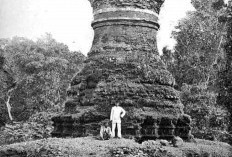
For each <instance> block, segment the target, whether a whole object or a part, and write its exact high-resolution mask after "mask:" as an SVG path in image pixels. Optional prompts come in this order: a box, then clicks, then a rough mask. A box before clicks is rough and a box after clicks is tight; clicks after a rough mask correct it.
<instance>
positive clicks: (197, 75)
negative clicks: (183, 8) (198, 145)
mask: <svg viewBox="0 0 232 157" xmlns="http://www.w3.org/2000/svg"><path fill="white" fill-rule="evenodd" d="M191 2H192V5H193V6H194V8H195V10H194V11H191V12H188V13H187V17H186V18H184V19H182V20H181V21H180V22H179V24H178V25H177V27H176V30H175V31H173V37H174V38H175V39H176V41H177V44H176V46H175V48H174V51H173V52H172V51H171V50H169V49H168V48H167V47H165V48H164V49H163V55H162V59H163V60H164V62H165V63H166V65H167V67H168V69H169V70H170V71H171V73H172V74H173V75H174V77H175V79H176V83H177V86H176V88H178V89H179V90H181V99H182V102H183V104H184V106H185V112H186V113H187V114H189V115H190V116H191V117H192V118H193V134H194V135H195V136H196V137H198V138H208V139H212V140H215V139H217V138H219V137H218V136H219V135H218V134H224V133H225V132H226V131H227V130H228V126H229V125H228V119H227V117H228V115H229V113H228V110H227V109H226V108H225V106H224V105H222V104H220V103H218V102H217V96H218V92H219V91H218V80H219V77H218V74H219V72H220V71H222V70H223V69H224V67H225V65H226V57H225V53H224V50H223V47H224V43H225V41H226V37H225V36H226V25H225V23H221V22H219V18H220V17H221V16H222V15H223V14H224V13H225V6H224V2H223V1H221V0H218V1H215V0H192V1H191ZM219 139H220V140H223V139H221V138H219Z"/></svg>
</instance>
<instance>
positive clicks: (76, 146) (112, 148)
mask: <svg viewBox="0 0 232 157" xmlns="http://www.w3.org/2000/svg"><path fill="white" fill-rule="evenodd" d="M14 155H16V156H14ZM0 156H1V157H5V156H14V157H17V156H18V157H23V156H31V157H32V156H35V157H43V156H51V157H58V156H62V157H88V156H90V157H91V156H92V157H114V156H115V157H136V156H137V157H144V156H147V157H163V156H166V157H185V156H186V157H198V156H199V157H201V156H202V157H232V147H231V146H230V145H228V144H225V143H220V142H211V141H205V140H197V143H184V144H183V146H181V147H179V148H176V147H173V146H171V145H169V146H162V145H161V144H160V142H159V141H156V142H154V141H148V142H144V143H143V144H138V143H136V142H134V141H133V140H129V139H110V140H107V141H101V140H97V139H95V138H92V137H86V138H70V139H59V138H49V139H45V140H38V141H32V142H25V143H17V144H12V145H7V146H1V147H0Z"/></svg>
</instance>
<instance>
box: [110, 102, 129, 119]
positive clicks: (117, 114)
mask: <svg viewBox="0 0 232 157" xmlns="http://www.w3.org/2000/svg"><path fill="white" fill-rule="evenodd" d="M125 114H126V111H125V110H124V109H123V108H122V107H120V106H114V107H112V109H111V114H110V120H112V122H113V123H121V118H122V117H124V116H125Z"/></svg>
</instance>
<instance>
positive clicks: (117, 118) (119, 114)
mask: <svg viewBox="0 0 232 157" xmlns="http://www.w3.org/2000/svg"><path fill="white" fill-rule="evenodd" d="M125 114H126V111H125V110H124V109H123V108H122V107H120V106H119V103H118V102H117V103H116V104H115V106H114V107H112V109H111V114H110V121H112V137H115V128H116V124H117V128H118V138H121V137H122V134H121V118H123V117H124V116H125Z"/></svg>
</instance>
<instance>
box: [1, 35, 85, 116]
mask: <svg viewBox="0 0 232 157" xmlns="http://www.w3.org/2000/svg"><path fill="white" fill-rule="evenodd" d="M1 41H4V42H0V43H2V45H1V47H2V49H3V51H4V56H5V58H6V66H7V67H8V69H10V70H11V71H12V75H13V77H14V78H15V80H16V82H17V86H16V88H14V90H12V91H11V93H10V97H9V99H8V102H9V103H10V104H11V106H12V114H13V117H15V118H16V120H26V119H28V118H29V117H30V115H32V114H33V113H36V112H42V111H49V110H50V111H60V110H62V107H63V102H64V101H65V98H66V88H67V86H68V84H69V81H70V80H71V78H72V77H73V75H74V73H75V72H76V71H78V69H79V68H80V67H81V64H82V61H83V60H84V59H85V57H84V55H82V54H81V53H80V52H70V50H69V49H68V47H67V46H66V45H64V44H63V43H59V42H57V41H56V40H55V39H53V38H52V36H51V35H50V34H46V35H45V36H44V37H41V38H39V39H38V40H37V41H36V42H34V41H32V40H29V39H26V38H22V37H14V38H13V39H12V40H1Z"/></svg>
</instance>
